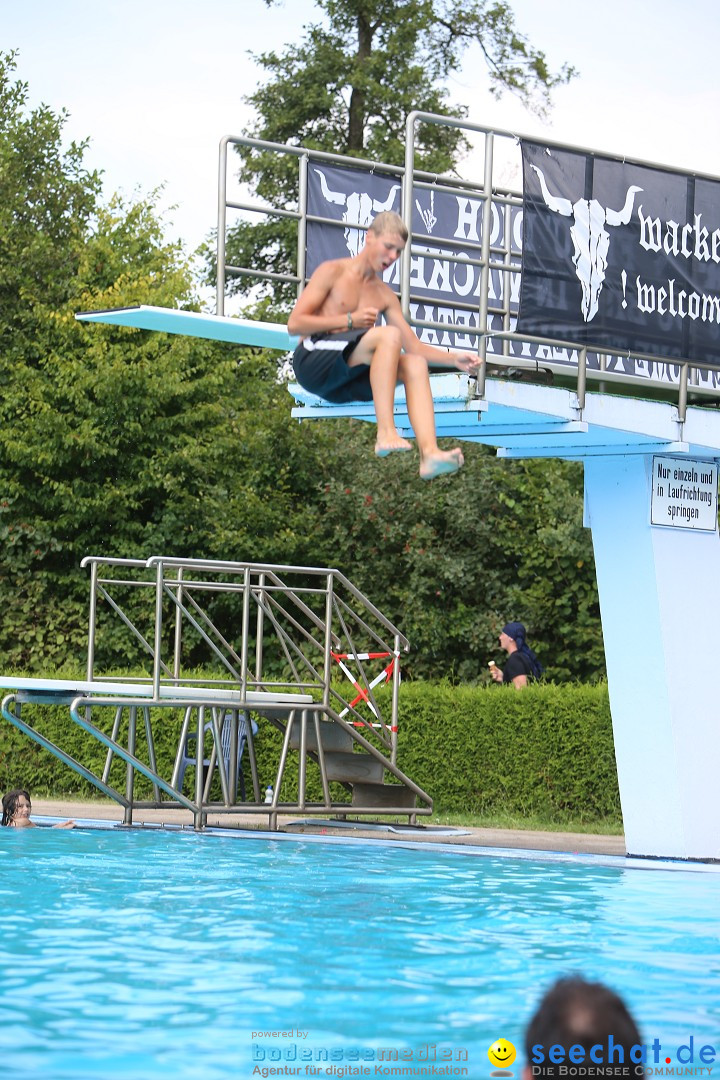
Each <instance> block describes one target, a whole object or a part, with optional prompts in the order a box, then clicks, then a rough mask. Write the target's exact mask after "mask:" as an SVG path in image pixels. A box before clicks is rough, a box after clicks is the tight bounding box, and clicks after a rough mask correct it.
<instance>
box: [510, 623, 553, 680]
mask: <svg viewBox="0 0 720 1080" xmlns="http://www.w3.org/2000/svg"><path fill="white" fill-rule="evenodd" d="M502 632H503V634H507V636H508V637H510V638H512V639H513V641H514V642H515V644H516V645H517V649H518V652H519V653H522V654H523V656H524V657H525V659H526V660H527V662H528V667H529V668H530V674H531V675H532V676H533V678H534V679H539V678H540V676H541V675H542V673H543V666H542V664H541V663H540V661H539V660H538V658H537V656H536V655H535V653H534V652H533V651H532V649H531V648H530V646H529V645H528V643H527V641H526V640H525V627H524V626H523V624H522V623H521V622H509V623H506V624H505V626H503V628H502Z"/></svg>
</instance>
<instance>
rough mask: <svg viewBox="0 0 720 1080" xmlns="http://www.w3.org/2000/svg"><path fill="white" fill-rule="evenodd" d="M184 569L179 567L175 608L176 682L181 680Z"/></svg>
mask: <svg viewBox="0 0 720 1080" xmlns="http://www.w3.org/2000/svg"><path fill="white" fill-rule="evenodd" d="M182 579H183V568H182V566H179V567H178V572H177V580H178V587H177V606H176V608H175V655H174V657H173V679H174V680H175V682H179V680H180V650H181V648H182V602H183V587H182V584H181V582H182Z"/></svg>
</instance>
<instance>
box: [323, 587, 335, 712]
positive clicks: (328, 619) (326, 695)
mask: <svg viewBox="0 0 720 1080" xmlns="http://www.w3.org/2000/svg"><path fill="white" fill-rule="evenodd" d="M332 619H333V576H332V574H328V576H327V592H326V595H325V645H324V652H323V705H324V706H325V708H326V709H328V708H329V707H330V678H331V672H332V655H331V651H332Z"/></svg>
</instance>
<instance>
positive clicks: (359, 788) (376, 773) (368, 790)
mask: <svg viewBox="0 0 720 1080" xmlns="http://www.w3.org/2000/svg"><path fill="white" fill-rule="evenodd" d="M319 730H320V742H321V744H322V751H320V750H319V748H318V739H317V732H316V727H315V723H314V720H313V719H311V718H308V722H307V725H306V733H305V746H306V750H307V752H308V753H309V754H310V756H311V757H312V758H313V759H314V760H315V761H318V759H319V757H320V756H321V753H322V758H323V762H324V766H325V772H326V775H327V779H328V780H334V781H337V782H340V783H342V784H344V785H345V786H346V787H348V788H350V789H351V791H352V803H351V805H352V806H353V807H356V808H357V807H370V808H377V809H378V810H380V809H383V808H403V809H414V807H415V803H416V795H415V792H414V791H413V790H412V789H411V788H409V787H406V786H405V785H404V784H387V783H385V772H386V767H387V766H388V765H390V762H389V761H387V759H386V760H385V761H383V760H381V759H380V758H379V757H375V756H374V755H373V754H370V753H368V752H367V751H365V750H361V749H360V748H359V747H358V744H357V742H356V740H355V738H353V735H352V734H351V732H350V731H349V730H348V729H347V728H346V727H344V726H343V725H341V724H340V723H336V722H335V721H334V720H321V721H320V722H319ZM300 739H301V728H300V725H299V724H297V723H295V724H293V727H292V730H291V732H290V741H289V746H290V748H291V749H292V750H299V749H300Z"/></svg>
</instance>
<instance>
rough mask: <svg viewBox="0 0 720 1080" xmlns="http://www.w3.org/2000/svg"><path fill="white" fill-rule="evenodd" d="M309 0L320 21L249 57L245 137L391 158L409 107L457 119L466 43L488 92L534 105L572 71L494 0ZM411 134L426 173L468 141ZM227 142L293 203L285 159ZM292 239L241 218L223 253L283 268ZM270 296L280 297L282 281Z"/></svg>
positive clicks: (293, 169) (290, 167)
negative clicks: (282, 45) (262, 74)
mask: <svg viewBox="0 0 720 1080" xmlns="http://www.w3.org/2000/svg"><path fill="white" fill-rule="evenodd" d="M265 2H266V4H267V5H268V6H272V5H273V4H274V3H276V2H277V0H265ZM316 3H317V6H318V8H319V9H320V11H321V12H322V14H323V15H324V16H325V21H324V22H323V23H315V24H311V25H309V26H308V27H307V29H306V33H305V37H304V39H303V40H302V42H300V44H298V45H291V46H288V47H287V48H286V49H285V50H284V51H283V52H282V53H275V52H269V53H261V54H260V55H258V56H255V57H254V59H255V61H256V62H257V63H259V64H260V65H261V67H262V68H264V69H265V71H266V72H267V73H268V74H269V76H270V78H269V80H268V81H267V82H266V83H265V84H264V85H262V86H260V87H259V89H258V90H257V91H256V92H255V93H254V94H252V95H250V97H249V98H248V101H249V102H250V104H251V105H253V106H254V108H255V110H256V112H257V116H258V120H257V123H256V124H254V125H252V127H251V128H250V129H248V130H246V131H245V134H246V135H249V136H251V137H253V138H256V139H261V140H266V141H269V142H275V143H281V144H288V145H291V146H306V147H310V148H312V149H316V150H325V151H331V152H333V153H338V154H348V155H351V156H356V157H357V156H363V157H366V158H370V159H371V160H373V161H377V162H383V163H386V164H395V165H400V164H402V163H403V160H404V128H405V118H406V116H407V115H408V113H410V112H412V111H413V110H414V109H419V110H423V111H426V112H434V113H446V114H449V115H455V116H464V115H466V112H467V110H466V108H465V106H463V105H461V104H458V103H453V102H452V101H451V99H450V95H449V91H448V89H447V80H448V77H449V75H450V74H451V73H452V72H453V71H454V70H455V69H457V67H458V66H459V64H460V61H461V57H462V55H463V53H464V52H465V51H466V50H468V49H476V50H477V51H479V53H480V55H481V57H482V59H483V61H484V62H485V65H486V67H487V71H488V77H489V90H490V93H491V94H493V95H495V96H500V95H501V94H502V93H504V92H505V91H509V92H512V93H515V94H517V95H518V96H519V97H520V99H521V100H522V101H523V102H524V104H525V105H527V106H528V107H530V108H534V109H535V110H536V111H539V112H541V113H542V112H544V111H545V109H546V108H547V107H548V105H549V101H550V92H551V91H552V89H553V88H554V87H556V86H558V85H559V84H561V83H565V82H567V81H568V80H569V79H570V78H572V76H573V75H574V74H575V72H574V70H573V69H572V68H571V67H569V66H568V65H563V66H562V67H561V69H560V70H559V71H558V72H557V73H553V72H551V71H550V69H549V67H548V64H547V60H546V58H545V55H544V54H543V53H542V52H541V51H539V50H538V49H535V48H533V46H531V45H530V43H529V42H528V40H527V38H525V37H524V36H523V35H522V34H520V33H519V31H518V30H517V29H516V27H515V20H514V16H513V13H512V9H511V7H510V5H509V4H508V3H506V2H504V0H316ZM418 138H419V142H418V145H417V148H416V162H417V167H418V168H419V169H427V170H430V171H432V172H435V173H446V172H449V171H451V170H452V169H453V168H454V167H455V165H456V163H457V161H458V158H459V157H460V155H461V154H462V152H463V151H464V150H465V149H466V147H467V145H468V144H467V141H466V140H465V138H464V136H463V135H462V134H461V133H460V132H459V131H458V130H457V129H454V128H450V127H443V126H440V125H429V124H425V125H422V127H421V129H420V131H419V133H418ZM238 150H239V154H240V158H241V162H242V164H241V169H240V179H241V181H243V182H244V183H246V184H248V185H249V186H250V188H251V189H252V190H253V191H254V193H255V194H256V195H257V196H258V197H259V198H260V199H262V200H266V201H267V202H269V203H270V204H272V205H275V206H280V205H284V206H285V207H292V206H293V204H295V205H296V189H297V164H296V162H295V160H294V159H293V158H292V157H288V156H283V155H279V154H270V153H263V152H256V151H251V150H248V149H246V148H243V147H240V148H238ZM293 236H294V227H293V225H292V224H289V223H287V222H278V221H270V222H269V223H261V224H247V223H241V224H239V225H237V226H235V227H234V228H233V229H232V230H230V231H229V234H228V241H227V242H228V254H229V261H230V262H231V263H235V264H239V265H242V266H262V267H263V269H265V270H271V271H273V272H275V273H291V272H292V267H293V263H294V260H293V259H292V256H291V251H292V247H293V244H292V239H293ZM269 288H270V286H268V289H269ZM272 288H273V290H274V291H275V293H276V295H278V289H277V286H276V285H273V286H272ZM231 289H233V290H235V291H239V292H243V291H245V290H246V289H247V279H242V278H241V279H240V280H235V281H233V282H232V284H231ZM279 295H280V296H281V297H282V299H284V300H285V301H289V300H290V299H291V291H290V289H281V290H280V291H279Z"/></svg>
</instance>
